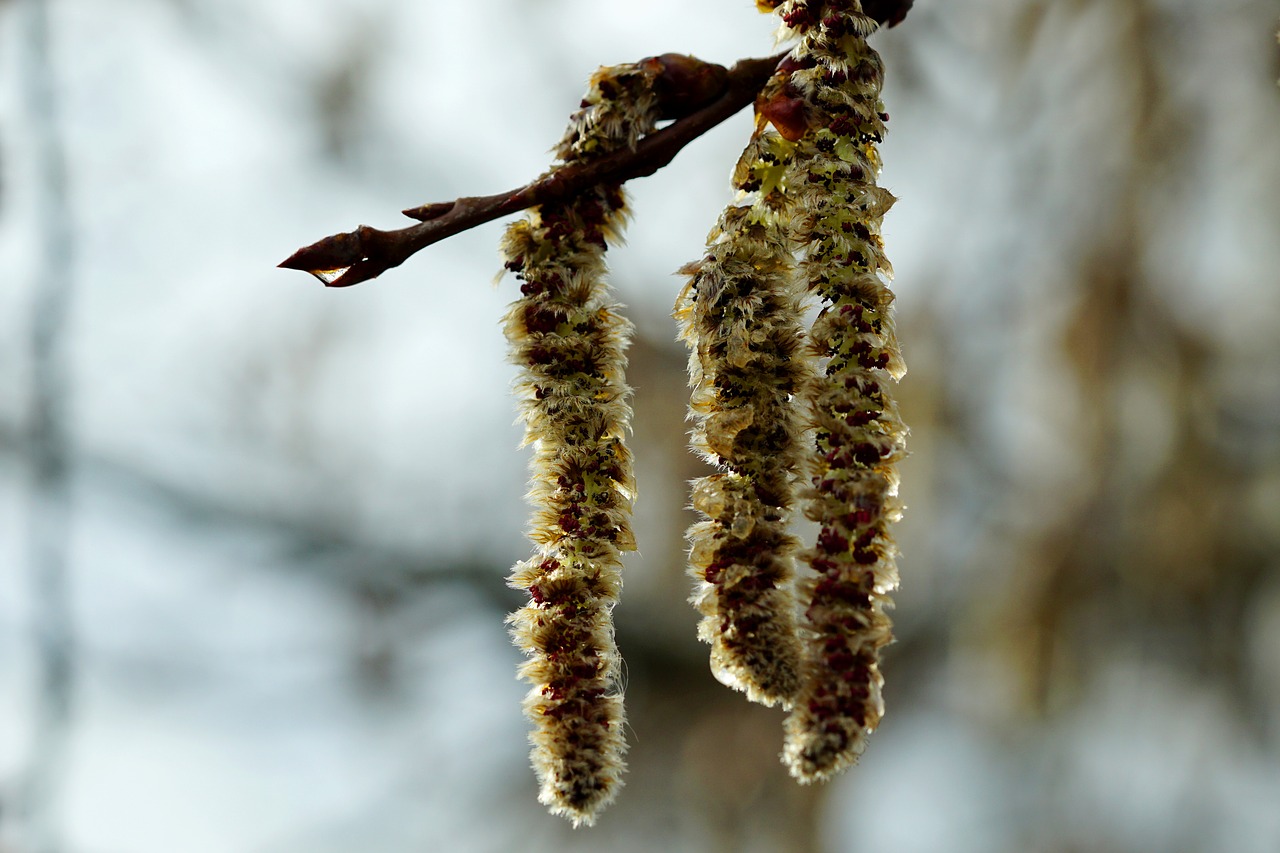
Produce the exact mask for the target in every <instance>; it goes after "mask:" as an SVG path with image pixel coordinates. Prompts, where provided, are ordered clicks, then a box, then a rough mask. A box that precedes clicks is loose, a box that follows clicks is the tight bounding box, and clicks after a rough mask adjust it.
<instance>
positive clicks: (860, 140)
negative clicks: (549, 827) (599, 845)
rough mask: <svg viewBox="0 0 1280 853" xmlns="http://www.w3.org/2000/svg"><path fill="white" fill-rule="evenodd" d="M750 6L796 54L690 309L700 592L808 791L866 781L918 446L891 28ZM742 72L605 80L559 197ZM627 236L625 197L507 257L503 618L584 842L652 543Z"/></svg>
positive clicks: (766, 104)
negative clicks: (516, 472) (824, 783)
mask: <svg viewBox="0 0 1280 853" xmlns="http://www.w3.org/2000/svg"><path fill="white" fill-rule="evenodd" d="M757 5H758V6H760V7H761V8H762V9H764V10H766V11H768V10H776V12H777V13H778V15H779V16H780V18H781V20H782V33H783V36H784V38H791V39H795V40H796V41H797V43H796V46H795V47H794V49H793V50H792V51H791V53H790V54H789V55H788V56H787V58H786V59H785V60H783V62H782V63H781V64H780V65H779V68H778V72H777V73H776V74H775V75H774V77H773V78H772V79H771V81H770V82H769V83H768V84H767V85H766V87H765V89H764V91H763V92H762V93H761V95H760V97H759V99H758V100H757V103H756V112H757V119H758V120H757V125H756V130H755V133H754V134H753V136H752V138H751V140H750V142H749V143H748V145H747V147H746V150H745V151H744V152H743V154H742V157H741V159H740V160H739V162H738V164H737V167H736V168H735V170H734V174H733V182H734V186H735V188H736V189H737V191H738V196H737V198H736V200H735V201H734V202H733V203H732V204H731V205H730V206H729V207H727V208H726V209H725V210H724V212H723V213H722V214H721V216H720V218H719V220H718V221H717V223H716V225H715V227H714V229H713V230H712V232H711V235H710V237H709V239H708V243H707V251H706V254H705V256H704V257H703V258H702V259H701V260H699V261H697V262H695V263H692V264H689V265H688V266H686V267H685V268H684V269H683V270H682V272H683V273H684V274H686V275H687V276H688V277H689V282H688V285H687V286H686V287H685V288H684V290H683V292H682V293H681V295H680V297H679V300H678V301H677V305H676V317H677V319H678V321H679V323H680V329H681V337H682V338H683V339H684V341H685V342H686V344H687V345H688V347H689V350H690V359H689V368H690V385H691V387H692V398H691V402H690V413H691V419H692V420H693V421H694V429H693V441H692V443H693V447H694V448H695V449H696V450H697V451H698V452H699V453H701V454H702V455H703V456H704V457H705V458H706V459H707V460H708V461H710V462H711V463H712V464H713V465H714V466H716V469H717V470H716V471H715V473H713V474H711V475H710V476H707V477H704V478H702V479H700V480H697V481H696V482H695V483H694V484H693V495H692V504H693V506H694V508H695V509H696V510H698V511H699V512H700V513H701V514H702V516H703V520H702V521H700V522H698V523H697V524H695V525H694V526H693V527H692V528H690V530H689V540H690V545H691V550H690V572H691V574H692V575H693V576H694V578H695V579H696V582H697V588H696V590H695V592H694V595H693V602H694V604H695V606H696V607H697V608H698V610H699V612H700V613H701V615H702V621H701V623H700V625H699V629H698V633H699V636H700V637H701V638H702V639H703V640H705V641H706V642H708V643H710V645H711V667H712V671H713V672H714V673H715V675H716V677H717V678H718V679H719V680H721V681H722V682H724V683H725V684H727V685H729V686H731V687H734V688H736V689H738V690H741V691H742V692H744V693H745V694H746V695H747V696H748V698H750V699H752V700H754V701H757V702H761V703H763V704H766V705H781V706H783V707H784V708H786V709H787V710H788V711H789V712H790V713H789V717H788V719H787V721H786V726H785V730H786V738H785V745H784V748H783V759H784V761H785V762H786V764H787V765H788V767H789V769H790V771H791V773H792V775H793V776H795V777H796V778H797V779H798V780H800V781H801V782H813V781H817V780H822V779H825V778H828V777H829V776H831V775H832V774H834V773H837V772H839V771H840V770H842V769H844V768H845V767H847V766H848V765H849V764H851V763H852V762H853V761H854V760H856V758H857V756H858V755H859V754H860V753H861V751H862V749H863V747H864V745H865V741H866V737H867V735H869V734H870V733H871V732H872V731H873V730H874V729H875V727H876V725H877V724H878V722H879V720H880V716H881V714H882V703H881V698H880V688H881V676H880V671H879V657H880V649H881V648H882V647H883V646H884V645H885V644H887V643H888V642H889V641H890V639H891V633H890V624H889V620H888V617H887V616H886V613H885V610H886V608H887V607H889V606H890V605H891V602H890V599H889V597H888V596H889V593H890V591H891V590H893V589H894V588H895V587H896V585H897V570H896V566H895V558H896V550H895V547H894V544H893V540H892V538H891V537H890V535H889V532H888V525H889V524H890V523H891V522H893V521H895V520H897V517H898V515H899V512H900V508H899V505H898V503H897V478H896V474H895V465H896V463H897V462H898V460H899V459H900V458H901V457H902V455H903V453H904V437H905V433H906V430H905V428H904V427H903V425H902V423H901V421H900V420H899V418H898V414H897V410H896V407H895V405H894V403H893V400H892V398H891V396H890V394H889V391H888V383H889V382H890V381H896V380H897V379H898V378H899V377H900V376H901V375H902V373H903V372H904V369H903V366H902V362H901V358H900V356H899V353H898V348H897V342H896V339H895V337H894V331H893V323H892V317H891V314H890V306H891V303H892V298H893V297H892V293H891V292H890V291H889V289H888V286H887V284H886V282H887V280H888V278H889V276H890V275H891V272H892V271H891V269H890V266H889V263H888V261H887V260H886V259H885V256H884V251H883V247H882V244H881V240H880V221H881V218H882V217H883V215H884V213H885V212H886V211H887V210H888V209H889V207H890V206H891V205H892V203H893V201H894V199H893V196H892V195H890V194H889V193H888V192H887V191H885V190H883V189H880V188H878V187H877V186H876V185H875V178H876V175H877V174H878V172H879V169H880V160H879V155H878V153H877V150H876V145H877V143H879V142H880V141H881V138H882V136H883V133H884V122H885V120H886V119H887V118H888V116H886V115H885V114H884V112H883V106H882V105H881V103H880V87H881V80H882V67H881V62H880V57H879V56H878V55H877V54H876V52H875V51H874V50H872V49H871V48H870V47H869V46H868V45H867V43H866V37H867V36H868V35H869V34H870V33H871V32H872V31H874V30H875V29H876V27H877V24H876V21H875V20H873V19H872V18H871V17H868V16H867V15H865V14H864V13H863V7H862V5H861V4H860V3H859V2H858V0H833V2H819V0H785V2H782V0H757ZM906 5H910V4H909V3H907V4H906ZM903 8H905V6H904V7H903ZM723 72H724V69H723V68H720V67H719V66H711V65H708V64H706V63H701V62H699V61H697V60H694V59H692V58H691V57H681V56H675V55H670V54H668V55H664V56H662V57H655V58H651V59H648V60H643V61H641V62H639V63H633V64H628V65H618V66H612V67H609V68H602V69H600V70H599V71H598V72H597V73H596V75H595V76H594V77H593V78H592V80H591V84H590V88H589V90H588V92H587V95H586V97H585V98H584V99H583V101H582V104H581V108H580V109H579V111H578V112H577V113H575V114H574V115H573V117H572V119H571V121H570V125H569V129H568V131H567V132H566V134H565V136H564V139H563V140H562V141H561V143H560V144H559V145H558V146H557V148H556V154H557V156H558V163H557V165H556V166H554V167H553V168H552V173H551V176H550V177H551V178H554V173H555V171H556V169H559V168H564V167H565V166H566V165H568V164H576V163H582V162H584V161H589V160H591V159H593V158H596V157H602V156H607V155H609V154H611V153H612V152H615V151H618V150H619V149H622V148H625V147H629V146H630V147H634V146H635V145H636V143H637V142H638V141H639V140H640V139H641V138H643V137H644V136H645V135H647V134H649V133H650V132H652V131H653V130H654V128H655V127H656V125H657V123H658V122H659V120H661V119H663V118H671V117H676V116H678V115H679V114H681V113H683V112H688V111H691V110H692V109H695V108H696V107H697V106H698V104H699V103H700V102H701V101H702V100H703V99H704V98H706V97H712V96H713V93H714V92H715V91H717V90H718V85H719V82H720V81H721V80H722V79H723V77H722V75H723ZM625 214H626V199H625V197H624V194H623V191H622V187H621V186H620V185H618V184H599V185H596V186H594V187H592V188H590V189H589V190H587V191H584V192H579V193H577V194H574V195H572V196H570V197H567V198H564V199H563V200H561V201H557V202H546V203H543V204H542V205H540V206H539V207H536V208H534V209H533V210H532V212H531V213H530V214H529V216H528V217H526V218H525V219H523V220H521V221H519V222H516V223H515V224H513V225H511V226H510V228H508V230H507V232H506V235H505V236H504V238H503V241H502V251H503V254H504V256H505V258H506V268H507V269H508V270H510V271H512V272H514V273H515V274H516V276H517V277H518V278H519V279H520V280H521V282H522V284H521V287H520V291H521V294H522V296H521V298H520V299H519V300H517V301H516V302H515V303H513V304H512V306H511V308H510V310H509V312H508V314H507V317H506V334H507V337H508V340H509V341H510V344H511V353H512V358H513V360H514V361H515V362H516V363H517V364H518V365H519V367H520V375H519V378H518V380H517V395H518V397H519V400H520V412H521V417H522V420H523V421H524V424H525V428H526V443H527V444H531V445H532V446H533V461H532V464H531V468H532V488H531V490H530V494H529V499H530V501H531V503H532V504H533V506H534V520H533V524H532V530H531V533H530V537H531V538H532V540H533V541H534V543H535V545H536V546H537V547H536V552H535V553H534V555H533V556H532V557H531V558H530V559H529V560H527V561H524V562H522V563H520V564H518V565H517V566H516V568H515V570H514V573H513V575H512V577H511V584H512V585H513V586H515V587H517V588H519V589H522V590H526V591H527V592H528V595H529V601H528V603H527V604H526V605H525V606H524V607H523V608H521V609H520V610H518V611H517V612H516V613H514V614H512V615H511V617H510V620H509V621H510V623H511V626H512V635H513V638H514V639H515V642H516V644H517V645H518V646H519V647H520V648H521V649H522V650H523V651H524V652H525V654H526V656H527V660H526V661H525V663H524V664H523V665H522V667H521V670H520V674H521V676H522V677H523V678H524V679H526V680H527V681H528V682H529V683H530V685H531V686H530V690H529V693H528V695H527V697H526V700H525V712H526V714H527V715H528V717H529V719H530V720H531V722H532V723H533V733H532V735H531V736H530V739H531V741H532V743H533V752H532V761H533V766H534V769H535V771H536V773H537V776H538V780H539V785H540V791H539V800H540V801H541V802H542V803H544V804H545V805H547V806H548V807H549V808H550V810H551V811H552V812H553V813H556V814H560V815H563V816H565V817H567V818H569V819H570V820H572V821H573V822H574V824H575V825H578V824H590V823H592V822H593V821H594V819H595V816H596V814H597V813H598V812H599V810H600V809H601V808H602V807H603V806H605V805H607V804H608V803H609V802H610V801H611V800H612V799H613V798H614V797H615V796H616V794H617V791H618V789H619V787H620V786H621V784H622V780H621V775H622V772H623V770H624V763H623V754H624V752H625V750H626V743H625V740H624V738H623V725H624V716H623V707H622V691H621V686H620V684H619V674H620V658H619V655H618V650H617V647H616V645H615V642H614V633H613V626H612V621H611V611H612V609H613V606H614V604H615V603H616V602H617V600H618V595H619V591H620V589H621V585H622V576H621V554H622V552H624V551H628V550H632V549H634V547H635V543H634V538H633V536H632V533H631V524H630V511H631V502H632V496H633V491H634V483H633V479H632V471H631V457H630V453H629V451H628V450H627V447H626V445H625V444H624V441H623V439H624V435H625V433H626V431H627V429H628V423H629V419H630V415H631V411H630V404H629V397H630V389H629V388H628V387H627V385H626V380H625V376H624V368H625V366H626V358H625V349H626V345H627V340H628V336H629V333H630V329H631V327H630V324H629V323H628V322H627V321H626V320H625V319H623V318H622V317H621V316H620V314H619V313H618V306H617V305H616V303H615V302H614V301H613V298H612V296H611V293H610V290H609V287H608V285H607V284H606V282H605V263H604V255H605V251H606V249H607V246H608V245H609V243H611V242H616V240H617V237H618V234H619V231H620V227H621V224H622V221H623V219H624V218H625ZM807 313H813V314H815V315H816V318H815V319H814V320H813V322H812V325H811V326H810V327H809V328H807V329H806V328H805V325H804V318H805V316H806V314H807ZM801 514H802V515H803V516H804V517H806V518H808V519H809V520H811V521H812V522H815V524H816V526H817V534H816V539H815V541H814V543H813V544H812V546H811V547H808V548H804V547H803V546H802V544H801V542H800V540H799V539H798V538H797V537H796V535H795V534H794V533H793V532H792V527H793V524H794V523H795V522H796V520H797V516H799V515H801ZM797 564H803V565H804V566H805V568H804V569H803V570H802V571H797Z"/></svg>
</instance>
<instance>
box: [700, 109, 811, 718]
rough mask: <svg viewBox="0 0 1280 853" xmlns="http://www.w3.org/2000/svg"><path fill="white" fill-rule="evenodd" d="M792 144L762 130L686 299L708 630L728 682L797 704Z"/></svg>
mask: <svg viewBox="0 0 1280 853" xmlns="http://www.w3.org/2000/svg"><path fill="white" fill-rule="evenodd" d="M790 148H791V145H790V143H788V142H786V141H785V140H783V139H782V138H781V137H779V136H778V134H777V133H775V132H773V131H771V130H769V131H764V132H758V133H757V134H756V135H755V136H753V138H752V141H751V142H750V143H749V144H748V146H747V149H746V150H745V151H744V152H743V155H742V158H741V160H740V161H739V164H738V167H737V169H736V170H735V175H734V183H735V185H736V187H737V188H738V190H739V192H740V198H739V200H738V201H737V202H736V203H734V204H731V205H730V206H729V207H727V208H726V209H725V210H724V212H723V213H722V214H721V216H720V219H719V221H718V222H717V224H716V227H715V229H714V230H713V231H712V232H711V235H710V237H709V238H708V242H707V251H706V254H705V256H704V257H703V258H702V260H700V261H697V262H694V263H691V264H689V265H687V266H686V267H684V268H683V269H682V270H681V272H682V273H684V274H686V275H688V276H690V281H689V284H688V285H687V286H686V287H685V289H684V291H683V292H682V293H681V295H680V297H679V299H678V301H677V303H676V318H677V320H678V321H679V324H680V330H681V337H682V339H683V340H684V341H685V343H686V345H687V346H688V348H689V351H690V353H689V384H690V386H691V388H692V396H691V400H690V418H691V419H692V420H693V421H694V424H695V426H694V430H693V433H692V446H693V448H694V449H695V450H697V451H698V452H699V453H700V454H701V455H702V456H703V457H704V458H705V459H707V460H708V461H709V462H711V463H712V464H714V465H716V466H717V467H718V469H719V470H718V471H717V473H715V474H712V475H711V476H708V477H703V478H701V479H699V480H696V481H695V482H694V483H693V489H692V504H693V507H694V509H696V510H697V511H698V512H699V513H701V514H702V516H703V518H704V520H703V521H700V522H698V523H696V524H694V525H693V526H692V527H690V528H689V531H688V534H687V535H688V539H689V543H690V546H691V550H690V566H689V572H690V574H691V575H692V576H693V577H694V579H695V580H696V582H697V587H696V589H695V591H694V594H693V597H692V599H691V600H692V602H693V604H694V605H695V606H696V607H697V608H698V611H699V612H700V613H701V614H702V617H703V618H702V621H701V623H700V625H699V627H698V636H699V637H700V638H701V639H702V640H703V641H704V642H707V643H709V644H710V645H711V669H712V672H713V673H714V674H715V676H716V678H717V679H718V680H720V681H721V682H722V683H724V684H726V685H728V686H730V687H733V688H735V689H737V690H741V691H743V692H744V693H745V694H746V695H747V697H748V698H749V699H751V700H752V701H755V702H760V703H762V704H765V705H775V704H782V705H783V706H790V704H791V700H792V698H793V697H794V695H795V693H796V690H797V689H798V688H799V683H800V682H799V678H800V643H799V639H798V637H797V633H796V619H795V596H794V593H793V591H792V585H793V582H794V576H795V557H794V555H795V552H796V551H797V550H798V548H799V542H798V540H796V538H795V537H794V536H793V535H792V534H791V533H790V532H789V530H788V528H789V525H790V521H791V515H792V504H793V502H794V498H795V495H794V491H795V488H794V479H795V477H796V472H797V468H798V466H799V464H800V459H801V455H802V453H803V446H802V444H801V433H802V425H801V419H800V416H799V413H798V412H797V410H796V407H795V406H794V405H793V399H792V398H793V397H794V395H796V394H797V393H799V391H800V389H801V386H803V385H804V383H805V382H806V381H807V380H808V378H809V374H810V371H809V366H808V360H807V359H806V357H805V354H804V352H803V328H802V326H801V323H800V317H801V313H802V311H801V306H800V303H799V294H797V293H796V292H795V290H794V284H793V280H792V274H793V257H792V252H791V247H790V243H789V241H788V233H789V230H790V222H789V221H788V210H787V206H786V204H785V200H786V199H785V196H784V194H783V192H782V186H781V184H780V180H779V179H780V177H781V175H782V173H783V171H784V170H785V164H786V161H787V160H788V158H789V157H790Z"/></svg>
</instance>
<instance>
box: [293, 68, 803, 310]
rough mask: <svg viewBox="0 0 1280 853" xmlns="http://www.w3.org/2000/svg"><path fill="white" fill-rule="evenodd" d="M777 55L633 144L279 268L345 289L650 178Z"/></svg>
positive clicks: (428, 209)
mask: <svg viewBox="0 0 1280 853" xmlns="http://www.w3.org/2000/svg"><path fill="white" fill-rule="evenodd" d="M783 55H784V54H779V55H776V56H770V57H765V58H762V59H744V60H741V61H739V62H738V63H736V64H735V65H734V66H733V67H732V68H730V69H728V71H727V72H726V73H725V74H724V75H723V87H722V88H721V90H720V91H719V94H718V95H717V96H716V97H715V98H714V100H710V102H709V103H707V104H706V106H703V107H702V108H700V109H698V110H696V111H695V112H692V113H689V114H688V115H686V116H684V117H683V118H679V119H677V120H676V121H675V122H673V123H672V124H671V125H670V126H668V127H666V128H663V129H662V130H659V131H657V132H655V133H652V134H650V135H649V136H646V137H645V138H644V139H641V140H640V141H639V142H638V143H637V144H636V146H635V148H632V149H623V150H620V151H616V152H614V153H612V154H609V155H606V156H603V157H600V158H598V159H595V160H587V161H579V162H575V163H572V164H569V165H566V166H563V167H561V168H558V169H553V170H551V171H549V172H547V173H545V174H543V175H542V176H540V177H539V178H537V179H536V180H534V181H532V182H531V183H529V184H526V185H525V186H523V187H520V188H519V189H515V190H511V191H509V192H504V193H497V194H496V195H490V196H472V197H464V198H459V199H456V200H455V201H446V202H436V203H432V204H425V205H422V206H420V207H415V208H410V209H409V210H406V211H404V214H405V216H408V217H410V218H411V219H417V220H419V223H418V224H417V225H411V226H409V227H408V228H399V229H396V230H393V231H382V230H379V229H377V228H372V227H370V226H368V225H361V226H360V227H358V228H357V229H356V230H354V231H346V232H343V233H341V234H334V235H332V236H330V237H325V238H324V239H323V240H320V241H318V242H316V243H312V244H311V245H310V246H305V247H303V248H301V249H299V250H298V251H296V252H294V253H293V254H292V255H290V256H289V258H288V259H287V260H285V261H284V262H283V263H281V264H280V266H281V267H283V268H285V269H293V270H302V271H303V272H309V273H311V274H312V275H314V276H315V277H316V278H318V279H320V280H321V281H322V282H324V284H325V285H326V286H328V287H349V286H351V285H353V284H359V283H360V282H362V281H368V280H369V279H371V278H376V277H377V276H379V275H381V274H382V273H384V272H386V271H387V270H389V269H391V268H392V267H397V266H399V265H400V264H402V263H404V262H405V261H406V260H407V259H408V258H409V257H411V256H412V255H413V254H414V253H416V252H418V251H421V250H422V249H424V248H426V247H427V246H430V245H431V244H432V243H438V242H439V241H441V240H443V239H445V238H446V237H452V236H453V235H454V234H458V233H461V232H463V231H466V230H467V229H469V228H474V227H476V226H477V225H481V224H483V223H485V222H491V221H493V220H494V219H498V218H500V217H503V216H507V215H508V214H512V213H516V212H518V211H521V210H524V209H525V208H528V207H533V206H535V205H540V204H547V203H550V202H555V201H559V200H560V199H563V198H566V197H568V196H571V195H574V194H575V193H578V192H581V191H582V190H584V189H586V188H587V187H591V186H595V185H597V184H601V183H615V184H620V183H623V182H624V181H628V180H630V179H632V178H641V177H646V176H648V175H652V174H653V173H654V172H656V171H658V170H659V169H661V168H662V167H663V166H666V165H667V164H668V163H670V162H671V161H672V160H673V159H674V158H675V155H676V154H677V153H678V152H679V151H680V149H681V148H684V146H686V145H688V144H689V143H690V142H692V141H693V140H694V139H696V138H698V137H699V136H701V135H702V134H704V133H706V132H707V131H708V130H710V129H711V128H713V127H715V126H716V125H718V124H720V123H721V122H723V121H724V120H725V119H727V118H728V117H729V116H731V115H733V114H734V113H736V112H738V111H739V110H741V109H742V108H743V107H745V106H747V105H748V104H750V103H751V102H752V101H754V100H755V97H756V94H757V93H758V92H759V91H760V89H761V88H762V87H763V86H764V84H765V83H766V82H767V81H768V79H769V77H770V76H771V75H772V74H773V72H774V69H775V68H776V67H777V65H778V62H779V61H780V60H781V59H782V57H783ZM716 67H718V66H716ZM713 94H714V93H713Z"/></svg>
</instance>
